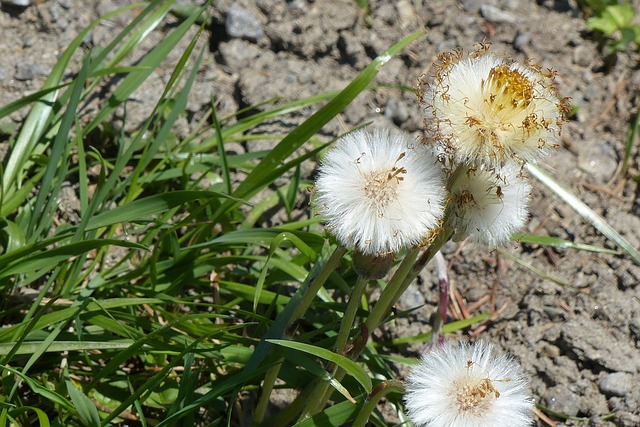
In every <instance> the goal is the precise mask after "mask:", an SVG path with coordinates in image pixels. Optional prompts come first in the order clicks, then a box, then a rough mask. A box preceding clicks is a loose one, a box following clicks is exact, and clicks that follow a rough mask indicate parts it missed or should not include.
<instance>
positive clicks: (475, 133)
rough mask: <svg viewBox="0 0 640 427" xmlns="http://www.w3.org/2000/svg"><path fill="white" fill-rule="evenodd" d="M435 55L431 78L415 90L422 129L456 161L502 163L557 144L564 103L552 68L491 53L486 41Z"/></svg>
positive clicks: (526, 157)
mask: <svg viewBox="0 0 640 427" xmlns="http://www.w3.org/2000/svg"><path fill="white" fill-rule="evenodd" d="M439 60H440V63H439V64H438V65H437V67H436V73H435V76H434V79H433V82H431V83H424V82H422V84H424V85H425V87H423V88H421V89H420V94H421V102H422V104H423V107H424V113H425V128H426V132H427V136H428V137H429V138H431V139H434V140H435V141H436V142H437V143H438V144H440V145H441V146H442V147H443V148H444V149H445V151H446V152H447V153H448V154H450V155H452V156H453V158H454V159H455V160H456V161H457V162H464V163H473V164H476V165H484V166H485V167H488V168H490V167H501V166H503V165H504V164H505V163H507V162H513V161H518V162H520V161H533V160H536V159H538V158H539V157H540V156H541V155H542V154H543V153H545V151H547V149H548V148H549V147H555V146H556V145H557V140H558V137H559V134H560V128H561V126H562V122H563V121H564V120H565V112H566V111H567V102H566V99H560V98H559V97H558V93H557V90H556V88H555V83H554V79H553V72H549V73H544V72H542V71H541V70H540V69H539V68H537V67H534V66H530V65H526V66H525V65H521V64H518V63H515V62H512V61H510V60H507V59H505V58H499V57H496V56H494V55H492V54H490V53H488V52H487V47H486V46H485V47H484V48H483V49H481V50H479V51H476V52H474V53H473V54H472V55H469V56H468V57H466V58H464V57H463V55H462V52H461V51H460V50H457V51H453V52H446V53H443V54H441V55H440V56H439Z"/></svg>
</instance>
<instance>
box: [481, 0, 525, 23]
mask: <svg viewBox="0 0 640 427" xmlns="http://www.w3.org/2000/svg"><path fill="white" fill-rule="evenodd" d="M480 14H481V15H482V17H483V18H484V19H486V20H487V21H489V22H492V23H494V24H515V23H516V22H517V19H516V17H515V16H513V15H512V14H510V13H509V12H505V11H504V10H502V9H500V8H497V7H495V6H491V5H488V4H484V5H482V6H480Z"/></svg>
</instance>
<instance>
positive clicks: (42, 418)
mask: <svg viewBox="0 0 640 427" xmlns="http://www.w3.org/2000/svg"><path fill="white" fill-rule="evenodd" d="M29 411H33V412H35V414H36V416H37V417H38V425H39V426H40V427H50V426H51V424H49V417H48V416H47V414H46V412H44V411H43V410H42V409H40V408H35V407H33V406H20V407H19V408H14V409H12V410H11V411H9V413H10V415H11V416H12V417H14V418H15V417H17V416H18V415H20V414H21V413H23V412H29ZM0 425H3V426H6V425H10V424H9V423H4V422H3V420H2V418H0ZM11 425H17V424H11Z"/></svg>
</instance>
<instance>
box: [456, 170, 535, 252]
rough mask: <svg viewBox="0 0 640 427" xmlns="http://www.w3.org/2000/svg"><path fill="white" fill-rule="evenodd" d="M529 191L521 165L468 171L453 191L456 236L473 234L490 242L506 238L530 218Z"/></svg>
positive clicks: (463, 236) (491, 244) (483, 240)
mask: <svg viewBox="0 0 640 427" xmlns="http://www.w3.org/2000/svg"><path fill="white" fill-rule="evenodd" d="M529 192H530V187H529V184H528V182H527V180H526V178H525V177H524V176H522V175H521V172H520V170H519V169H518V168H515V167H505V168H502V169H500V170H491V171H486V170H473V169H471V170H469V171H467V173H466V174H465V175H464V176H461V177H460V178H459V182H458V183H457V185H456V187H455V189H454V191H453V192H452V193H451V205H452V215H450V217H449V221H450V224H449V225H450V226H451V228H453V229H455V235H454V239H456V240H462V239H464V238H466V237H468V236H473V237H474V238H475V239H477V240H479V241H480V242H482V243H485V244H487V245H489V246H496V245H500V244H502V243H504V242H506V241H507V240H509V237H510V236H511V234H512V233H514V232H515V231H517V230H518V229H519V228H521V227H522V226H523V225H524V223H525V221H526V219H527V215H528V210H527V206H528V202H529Z"/></svg>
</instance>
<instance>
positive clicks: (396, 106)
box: [384, 98, 409, 125]
mask: <svg viewBox="0 0 640 427" xmlns="http://www.w3.org/2000/svg"><path fill="white" fill-rule="evenodd" d="M384 115H385V116H387V117H388V118H390V119H391V120H393V123H395V124H396V125H401V124H402V123H404V122H406V121H407V119H408V118H409V110H408V109H407V106H406V105H405V104H404V102H402V101H398V100H397V99H395V98H390V99H389V101H387V106H386V108H385V109H384Z"/></svg>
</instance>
